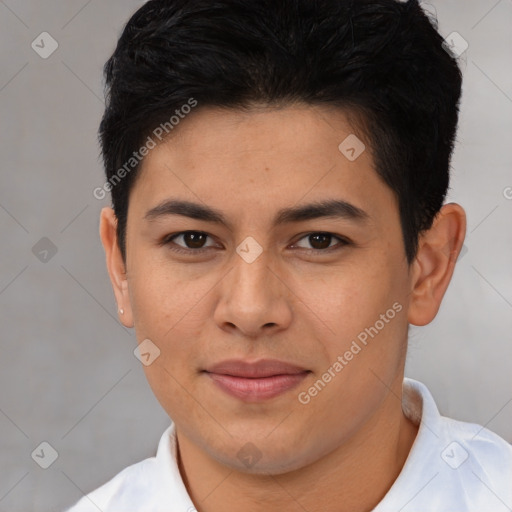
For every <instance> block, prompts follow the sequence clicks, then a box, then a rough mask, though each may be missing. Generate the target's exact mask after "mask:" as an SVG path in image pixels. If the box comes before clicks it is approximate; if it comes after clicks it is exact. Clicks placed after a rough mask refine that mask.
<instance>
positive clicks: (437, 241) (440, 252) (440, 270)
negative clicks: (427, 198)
mask: <svg viewBox="0 0 512 512" xmlns="http://www.w3.org/2000/svg"><path fill="white" fill-rule="evenodd" d="M465 236H466V213H465V212H464V210H463V208H462V207H461V206H459V205H458V204H456V203H448V204H446V205H444V206H443V207H442V208H441V210H440V211H439V213H438V214H437V216H436V217H435V219H434V222H433V224H432V227H431V228H430V229H429V230H428V231H426V232H424V233H422V234H421V235H420V239H419V244H418V253H417V255H416V258H415V260H414V262H413V269H412V270H413V271H412V279H411V300H410V301H409V310H408V320H409V323H410V324H413V325H426V324H428V323H430V322H432V320H433V319H434V318H435V316H436V315H437V312H438V311H439V307H440V306H441V301H442V299H443V296H444V294H445V292H446V289H447V288H448V285H449V283H450V280H451V278H452V275H453V271H454V269H455V263H456V262H457V258H458V256H459V253H460V251H461V249H462V244H463V243H464V238H465Z"/></svg>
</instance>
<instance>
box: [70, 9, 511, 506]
mask: <svg viewBox="0 0 512 512" xmlns="http://www.w3.org/2000/svg"><path fill="white" fill-rule="evenodd" d="M105 73H106V81H107V88H108V95H107V99H108V101H107V107H106V111H105V115H104V118H103V120H102V124H101V127H100V136H101V143H102V149H103V156H104V162H105V169H106V176H107V181H106V183H105V185H104V187H102V188H101V189H97V190H96V191H95V194H96V195H101V194H105V193H106V192H111V193H112V201H113V208H112V209H111V208H105V209H104V210H103V211H102V215H101V227H100V234H101V238H102V242H103V245H104V247H105V251H106V256H107V266H108V270H109V274H110V278H111V281H112V285H113V288H114V293H115V296H116V300H117V303H118V308H119V318H120V320H121V322H122V323H123V324H124V325H125V326H126V327H134V328H135V333H136V337H137V340H138V343H139V351H140V356H141V360H142V361H143V363H144V370H145V372H146V376H147V378H148V381H149V384H150V386H151V388H152V389H153V391H154V393H155V395H156V397H157V398H158V400H159V402H160V403H161V404H162V407H163V408H164V409H165V411H166V412H167V413H168V414H169V417H170V418H171V419H172V425H171V426H170V427H169V429H167V430H166V432H165V433H164V434H163V436H162V439H161V441H160V445H159V447H158V453H157V455H156V457H152V458H149V459H146V460H145V461H142V462H140V463H138V464H135V465H133V466H130V467H129V468H126V469H125V470H124V471H122V472H121V473H119V474H118V475H117V476H115V477H114V478H113V479H112V480H111V481H110V482H108V483H106V484H105V485H104V486H102V487H100V488H99V489H97V490H96V491H93V492H91V493H90V494H89V495H87V496H86V497H84V498H83V499H82V500H81V501H80V502H79V503H78V504H77V505H76V506H75V507H73V508H72V509H71V510H72V511H73V512H81V511H86V510H98V509H99V510H102V511H103V512H113V511H132V510H133V511H150V510H151V511H173V512H175V511H183V512H186V511H188V512H191V511H193V510H198V511H199V512H218V511H238V510H247V511H251V512H258V511H263V510H265V511H268V510H276V511H277V510H279V511H281V510H286V511H308V512H314V511H322V512H331V511H332V512H334V511H336V512H344V511H350V512H366V511H370V510H375V511H378V512H391V511H393V512H396V511H398V510H401V511H404V512H407V511H422V512H427V511H436V512H440V511H450V512H453V511H457V512H462V511H478V512H481V511H484V510H485V511H487V510H492V511H493V512H498V511H505V510H510V509H511V507H512V485H511V484H512V448H511V447H510V445H508V444H507V443H506V442H505V441H504V440H502V439H501V438H499V437H498V436H497V435H495V434H493V433H491V432H489V431H488V430H486V429H484V428H483V427H480V426H478V425H473V424H468V423H462V422H457V421H454V420H450V419H448V418H444V417H441V416H440V415H439V412H438V411H437V408H436V406H435V403H434V401H433V398H432V396H431V395H430V393H429V392H428V390H427V389H426V387H425V386H424V385H422V384H421V383H419V382H416V381H414V380H410V379H405V380H404V365H405V356H406V348H407V334H408V326H409V325H410V324H412V325H426V324H428V323H429V322H431V321H432V320H433V319H434V318H435V316H436V314H437V311H438V309H439V306H440V304H441V300H442V298H443V295H444V293H445V291H446V289H447V287H448V284H449V282H450V279H451V277H452V274H453V270H454V266H455V262H456V259H457V256H458V254H459V252H460V250H461V247H462V244H463V240H464V236H465V229H466V220H465V213H464V210H463V209H462V208H461V207H460V206H459V205H457V204H454V203H450V204H443V203H444V199H445V196H446V191H447V188H448V183H449V165H450V158H451V154H452V151H453V141H454V137H455V133H456V127H457V119H458V107H459V100H460V93H461V73H460V70H459V68H458V66H457V63H456V61H455V60H454V58H453V56H452V55H450V54H449V53H448V52H447V51H446V50H445V49H444V47H443V45H442V38H441V36H440V35H439V34H438V33H437V31H436V30H435V27H434V26H433V22H432V21H430V20H429V18H428V17H427V16H426V15H425V14H424V12H423V11H422V9H421V8H420V6H419V5H418V3H417V1H416V0H410V1H408V2H406V3H400V2H396V1H394V0H373V1H372V0H359V1H344V0H318V1H313V0H280V1H276V0H219V1H216V0H166V1H164V0H152V1H149V2H148V3H146V4H145V5H144V6H143V7H142V8H141V9H140V10H139V11H138V12H136V13H135V14H134V16H133V17H132V18H131V19H130V21H129V22H128V24H127V25H126V27H125V29H124V31H123V34H122V35H121V37H120V39H119V42H118V45H117V48H116V50H115V52H114V54H113V56H112V57H111V58H110V60H109V61H108V62H107V64H106V67H105Z"/></svg>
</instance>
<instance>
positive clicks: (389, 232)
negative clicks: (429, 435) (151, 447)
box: [126, 106, 410, 472]
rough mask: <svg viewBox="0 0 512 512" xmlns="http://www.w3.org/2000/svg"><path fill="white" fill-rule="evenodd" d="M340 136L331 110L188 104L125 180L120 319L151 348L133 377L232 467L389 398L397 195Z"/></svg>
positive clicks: (319, 434) (396, 355) (365, 416)
mask: <svg viewBox="0 0 512 512" xmlns="http://www.w3.org/2000/svg"><path fill="white" fill-rule="evenodd" d="M351 134H356V136H358V138H359V139H360V140H361V141H364V138H363V135H362V134H361V133H359V132H357V130H356V129H355V127H353V126H351V125H350V124H349V122H348V119H347V118H346V116H345V115H344V114H343V112H342V111H339V110H336V111H334V110H323V109H321V108H318V107H306V106H304V107H287V108H283V109H280V110H276V109H273V110H271V109H263V110H258V111H252V112H251V113H241V112H239V111H233V110H224V111H222V110H214V109H204V110H198V111H197V112H195V113H193V114H191V115H190V116H189V117H188V118H186V119H185V120H184V121H182V123H181V124H180V126H179V130H177V131H176V133H175V134H173V137H172V139H169V140H168V141H166V142H165V143H162V144H161V145H159V146H157V147H156V148H155V149H153V150H151V151H150V153H149V154H148V155H147V157H146V158H145V160H144V162H143V166H142V169H141V171H140V175H139V177H138V179H137V181H136V183H135V185H134V187H133V189H132V191H131V194H130V202H129V211H128V222H127V233H126V241H127V245H126V247H127V257H126V272H127V274H126V277H127V288H128V294H129V302H130V305H129V308H130V314H131V315H132V318H133V322H134V326H135V330H136V336H137V339H138V341H139V343H140V342H142V341H143V340H146V339H149V340H151V343H152V344H153V345H154V346H156V347H158V349H159V350H160V355H159V356H158V357H157V358H156V359H155V360H154V361H153V362H152V364H150V365H148V366H146V367H145V372H146V375H147V378H148V381H149V383H150V385H151V387H152V389H153V391H154V393H155V395H156V397H157V398H158V400H159V401H160V403H161V404H162V406H163V407H164V409H165V410H166V411H167V413H168V414H169V416H170V417H171V418H172V419H173V421H174V422H175V424H176V427H177V430H178V432H179V434H180V435H182V436H185V437H186V438H187V439H189V440H190V441H191V442H193V443H194V444H195V445H196V446H197V447H199V448H200V449H201V450H204V452H206V453H207V454H209V455H210V456H211V457H212V458H214V459H216V460H217V461H220V462H222V463H223V464H225V465H227V466H230V467H233V468H239V469H243V470H246V471H248V470H249V469H248V467H247V464H245V463H244V461H243V458H244V457H243V456H241V454H243V453H244V452H243V450H246V451H247V450H249V451H251V450H253V451H254V452H255V453H257V454H258V455H257V456H258V457H261V458H260V460H259V461H258V464H256V465H254V468H253V469H250V471H254V472H272V471H273V472H284V471H288V470H292V469H295V468H299V467H302V466H304V465H306V464H308V463H311V462H313V461H315V460H318V459H319V458H321V457H322V456H324V455H326V454H328V453H329V452H331V451H333V450H334V449H335V448H336V447H339V446H341V445H343V444H344V443H348V442H350V440H351V439H352V438H353V436H354V435H355V433H357V432H358V431H361V429H363V428H365V425H367V424H368V423H369V422H370V421H371V418H372V417H373V416H374V414H375V412H376V411H377V410H379V408H380V407H381V406H382V404H383V401H384V397H385V395H386V394H387V393H388V389H387V388H386V386H385V385H383V382H384V383H387V385H389V386H392V387H396V390H397V392H399V389H400V386H401V382H402V376H403V365H404V352H405V345H406V340H407V326H408V323H407V304H408V298H409V290H410V273H409V267H408V264H407V262H406V258H405V252H404V244H403V239H402V232H401V229H400V220H399V214H398V206H397V201H396V199H395V197H394V194H393V192H392V191H391V190H390V189H389V188H388V187H387V186H386V185H385V184H384V183H383V182H382V181H381V179H380V178H379V177H378V175H377V173H376V172H375V170H374V167H373V159H372V156H371V152H370V149H369V147H368V144H366V150H364V151H363V152H362V153H361V154H360V155H359V156H358V157H357V158H356V159H355V160H354V158H353V156H354V155H357V151H358V149H359V146H355V152H352V151H351V150H350V146H354V142H353V141H352V144H348V146H349V149H346V148H345V150H344V151H341V150H340V149H339V148H338V146H339V145H340V143H342V142H343V141H344V140H345V139H346V138H347V137H348V136H349V135H351ZM350 140H351V139H349V141H350ZM343 147H345V146H343ZM352 153H354V155H353V154H352ZM347 155H348V156H350V157H351V158H350V159H349V158H347ZM178 202H187V203H193V204H195V205H197V207H196V208H190V204H189V205H188V206H189V207H187V205H184V204H178ZM311 205H314V206H316V207H317V208H314V207H310V206H311ZM146 343H147V342H146ZM153 345H151V346H152V347H153ZM247 443H251V445H247ZM244 447H245V448H244ZM241 449H242V452H240V450H241ZM244 464H245V467H244Z"/></svg>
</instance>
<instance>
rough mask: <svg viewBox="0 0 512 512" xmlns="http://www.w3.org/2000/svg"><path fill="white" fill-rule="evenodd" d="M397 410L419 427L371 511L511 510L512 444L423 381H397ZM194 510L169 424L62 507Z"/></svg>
mask: <svg viewBox="0 0 512 512" xmlns="http://www.w3.org/2000/svg"><path fill="white" fill-rule="evenodd" d="M402 409H403V411H404V413H405V415H406V416H407V417H408V418H409V419H411V421H413V422H414V423H415V424H417V425H418V424H419V430H418V433H417V436H416V439H415V441H414V444H413V446H412V448H411V451H410V452H409V456H408V457H407V460H406V462H405V465H404V467H403V468H402V471H401V472H400V474H399V475H398V478H397V479H396V480H395V482H394V483H393V485H392V487H391V488H390V490H389V491H388V493H387V494H386V495H385V496H384V499H383V500H382V501H381V502H380V503H379V504H378V505H377V506H376V507H375V508H374V510H373V512H398V511H400V512H511V511H512V446H511V445H510V444H508V443H507V442H506V441H505V440H503V439H502V438H501V437H499V436H498V435H496V434H494V433H493V432H490V431H489V430H487V429H485V428H483V427H481V426H480V425H476V424H473V423H465V422H460V421H456V420H452V419H450V418H446V417H444V416H441V415H440V414H439V411H438V410H437V407H436V404H435V402H434V399H433V398H432V395H431V394H430V392H429V391H428V389H427V388H426V386H425V385H423V384H422V383H421V382H417V381H415V380H412V379H408V378H406V379H404V384H403V400H402ZM98 509H99V510H101V511H102V512H195V510H196V509H195V508H194V504H193V503H192V500H191V499H190V496H189V495H188V492H187V490H186V488H185V485H184V483H183V480H182V478H181V475H180V471H179V469H178V464H177V451H176V436H175V427H174V424H171V426H170V427H169V428H168V429H167V430H166V431H165V432H164V433H163V435H162V437H161V439H160V443H159V445H158V451H157V454H156V457H150V458H148V459H145V460H143V461H141V462H138V463H137V464H133V465H132V466H129V467H127V468H126V469H124V470H123V471H121V472H120V473H119V474H117V475H116V476H115V477H114V478H112V480H110V481H109V482H107V483H106V484H104V485H103V486H101V487H100V488H98V489H96V490H95V491H93V492H91V493H90V494H88V495H87V496H84V497H83V498H82V499H81V500H80V501H79V502H78V503H77V504H76V505H75V506H74V507H72V508H70V509H68V511H67V512H98Z"/></svg>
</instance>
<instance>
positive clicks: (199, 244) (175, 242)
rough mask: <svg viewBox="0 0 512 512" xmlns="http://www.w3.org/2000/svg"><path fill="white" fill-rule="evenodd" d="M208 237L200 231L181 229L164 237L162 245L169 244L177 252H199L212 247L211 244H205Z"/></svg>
mask: <svg viewBox="0 0 512 512" xmlns="http://www.w3.org/2000/svg"><path fill="white" fill-rule="evenodd" d="M208 238H210V237H209V235H208V234H206V233H203V232H201V231H183V232H181V233H176V234H175V235H171V236H168V237H166V238H165V239H164V240H163V242H162V245H170V246H171V249H173V250H174V251H177V252H189V253H193V252H201V251H203V250H208V249H209V248H210V247H212V245H205V243H206V241H207V240H208ZM173 246H175V247H173Z"/></svg>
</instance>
